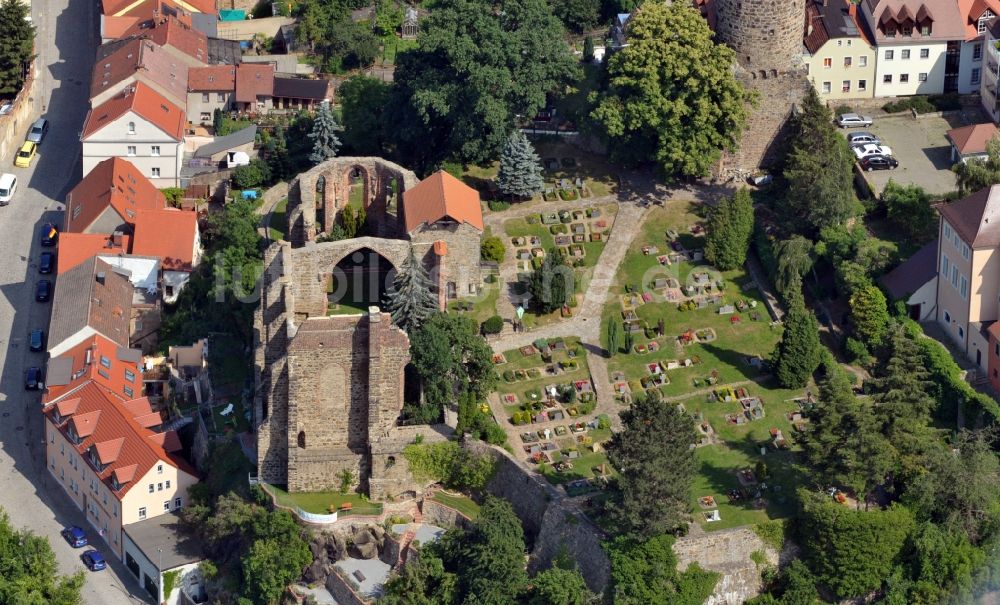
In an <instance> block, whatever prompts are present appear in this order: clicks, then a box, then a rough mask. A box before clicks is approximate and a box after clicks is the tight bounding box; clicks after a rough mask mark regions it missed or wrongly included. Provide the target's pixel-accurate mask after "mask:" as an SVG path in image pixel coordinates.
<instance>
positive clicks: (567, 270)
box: [528, 248, 575, 313]
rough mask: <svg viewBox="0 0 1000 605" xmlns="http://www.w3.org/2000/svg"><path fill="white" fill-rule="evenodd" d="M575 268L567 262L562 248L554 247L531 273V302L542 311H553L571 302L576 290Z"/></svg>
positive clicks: (529, 289)
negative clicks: (540, 264)
mask: <svg viewBox="0 0 1000 605" xmlns="http://www.w3.org/2000/svg"><path fill="white" fill-rule="evenodd" d="M574 288H575V280H574V276H573V269H572V268H571V267H569V266H568V265H567V264H566V255H565V254H563V252H562V249H561V248H552V249H551V250H549V252H548V254H546V255H545V260H544V261H542V266H541V267H539V268H538V269H536V270H535V272H534V273H532V274H531V277H530V278H529V282H528V291H529V292H530V293H531V302H532V304H533V305H534V306H535V308H536V309H538V310H539V311H540V312H542V313H551V312H553V311H555V310H556V309H558V308H560V307H562V306H563V305H565V304H567V303H569V300H570V298H571V297H572V296H573V293H574V292H575V289H574Z"/></svg>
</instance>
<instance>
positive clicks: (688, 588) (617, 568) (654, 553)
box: [604, 535, 719, 605]
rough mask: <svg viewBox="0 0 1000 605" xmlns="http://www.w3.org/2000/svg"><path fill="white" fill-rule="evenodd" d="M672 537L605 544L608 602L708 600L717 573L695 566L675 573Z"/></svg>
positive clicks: (690, 603) (681, 604) (654, 604)
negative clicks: (607, 560) (607, 561)
mask: <svg viewBox="0 0 1000 605" xmlns="http://www.w3.org/2000/svg"><path fill="white" fill-rule="evenodd" d="M673 544H674V537H673V536H670V535H656V536H653V537H651V538H649V539H648V540H645V541H643V540H640V539H637V538H634V537H629V536H618V537H617V538H615V539H614V540H611V541H610V542H607V543H605V544H604V549H605V551H607V553H608V558H609V559H610V560H611V585H610V587H609V590H610V592H611V599H612V602H613V603H614V605H701V604H702V603H704V602H705V601H706V599H708V597H709V595H711V594H712V591H713V590H714V589H715V584H716V582H718V580H719V574H717V573H715V572H710V571H705V570H703V569H701V568H700V567H699V566H698V564H697V563H692V564H691V565H690V566H688V568H687V570H686V571H684V573H680V572H678V571H677V557H676V556H675V555H674V551H673V550H672V546H673Z"/></svg>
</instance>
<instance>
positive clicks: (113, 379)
mask: <svg viewBox="0 0 1000 605" xmlns="http://www.w3.org/2000/svg"><path fill="white" fill-rule="evenodd" d="M118 347H119V345H118V344H117V343H115V342H114V341H112V340H110V339H108V338H105V337H103V336H101V335H100V334H97V335H95V336H92V337H91V338H88V339H87V340H85V341H83V342H81V343H80V344H78V345H76V346H75V347H73V348H72V349H70V350H68V351H66V352H65V353H63V354H62V355H60V356H59V357H58V358H59V359H67V358H68V359H71V360H72V367H71V369H72V374H71V375H70V377H69V380H67V381H66V382H65V383H64V384H55V382H62V381H57V380H56V377H54V376H52V375H51V372H50V375H49V377H48V378H49V381H48V383H47V384H46V385H45V387H46V388H45V395H44V397H43V398H42V402H43V403H46V404H48V403H52V402H55V401H58V400H59V399H60V398H62V397H64V396H66V395H69V394H71V393H73V392H74V391H75V390H76V389H79V388H80V387H81V386H83V385H84V384H86V383H88V382H95V383H97V384H100V385H101V386H102V387H104V388H106V389H108V390H109V391H111V392H113V393H117V394H119V396H121V397H125V387H126V386H127V387H130V388H132V390H133V392H135V393H140V392H141V391H142V378H141V370H140V368H139V367H138V366H136V365H135V364H129V363H126V362H122V361H119V360H117V359H116V358H115V357H116V352H117V350H118ZM88 352H89V353H90V355H89V356H88V354H87V353H88ZM102 357H104V358H106V359H107V360H108V361H109V364H108V365H110V366H111V367H110V368H107V367H104V366H103V365H102V364H101V358H102ZM88 360H89V363H88ZM52 363H53V360H51V359H50V360H49V364H50V365H51V364H52ZM126 369H128V370H130V371H132V373H133V374H134V375H135V382H130V381H127V380H125V370H126ZM130 399H131V398H130ZM148 411H149V408H148V405H147V408H146V412H147V413H148ZM59 413H63V410H62V409H60V410H59Z"/></svg>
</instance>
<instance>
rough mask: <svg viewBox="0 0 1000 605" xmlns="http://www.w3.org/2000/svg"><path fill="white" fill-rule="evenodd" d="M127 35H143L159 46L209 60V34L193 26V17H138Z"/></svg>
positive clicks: (126, 32) (202, 60)
mask: <svg viewBox="0 0 1000 605" xmlns="http://www.w3.org/2000/svg"><path fill="white" fill-rule="evenodd" d="M124 35H125V36H142V37H144V38H148V39H149V40H151V41H152V42H153V43H155V44H157V45H159V46H170V47H172V48H175V49H177V50H179V51H181V52H182V53H184V54H186V55H188V56H189V57H192V58H194V59H197V60H198V61H200V62H202V63H205V62H207V61H208V36H206V35H205V33H204V32H201V31H198V30H196V29H194V28H193V27H192V26H191V18H190V17H189V16H188V17H186V18H185V16H184V15H183V14H182V16H181V18H178V17H173V16H170V17H162V16H159V17H157V16H154V17H151V18H149V19H141V18H140V19H138V20H137V21H136V22H135V23H134V24H133V25H132V26H131V27H130V28H128V30H126V31H125V34H124Z"/></svg>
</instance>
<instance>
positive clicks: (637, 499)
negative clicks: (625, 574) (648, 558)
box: [605, 393, 697, 538]
mask: <svg viewBox="0 0 1000 605" xmlns="http://www.w3.org/2000/svg"><path fill="white" fill-rule="evenodd" d="M621 419H622V427H623V428H622V430H621V431H619V432H616V433H615V434H614V435H613V436H612V437H611V440H610V441H608V443H607V445H606V446H605V449H606V450H607V453H608V460H610V461H611V464H612V465H613V466H614V467H615V469H617V470H618V473H619V475H618V479H617V486H616V489H615V497H614V498H612V502H613V504H611V505H610V506H609V507H608V509H607V512H608V514H609V516H610V517H611V518H612V519H614V521H615V523H616V524H617V525H618V526H619V528H620V529H621V530H622V531H625V532H630V533H634V534H635V535H638V536H642V537H645V538H648V537H650V536H654V535H656V534H660V533H665V532H672V531H676V530H678V529H681V528H683V527H685V526H686V524H687V520H686V517H687V512H688V508H689V506H690V504H689V501H690V496H691V494H690V492H691V483H692V481H693V480H694V474H695V471H696V470H697V469H696V463H695V459H694V452H693V450H692V449H691V444H692V443H694V442H695V431H694V422H693V421H692V420H691V417H690V416H688V415H687V414H682V413H680V412H679V411H677V408H676V406H674V405H671V404H668V403H665V402H663V401H662V400H661V399H660V397H659V396H658V395H656V394H650V393H647V394H646V395H645V396H639V397H637V398H636V400H635V401H633V402H632V405H631V407H630V408H629V409H627V410H625V411H623V412H622V413H621Z"/></svg>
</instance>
